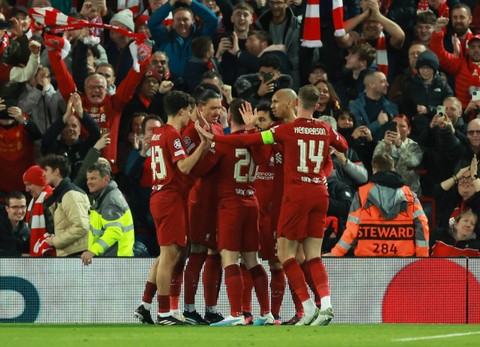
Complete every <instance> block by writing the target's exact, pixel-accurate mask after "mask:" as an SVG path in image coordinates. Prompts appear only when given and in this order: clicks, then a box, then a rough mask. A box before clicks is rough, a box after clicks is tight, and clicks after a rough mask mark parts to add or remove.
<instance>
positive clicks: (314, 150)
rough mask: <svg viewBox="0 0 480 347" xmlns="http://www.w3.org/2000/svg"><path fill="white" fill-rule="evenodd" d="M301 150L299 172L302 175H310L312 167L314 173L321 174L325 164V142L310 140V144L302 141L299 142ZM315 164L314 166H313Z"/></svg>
mask: <svg viewBox="0 0 480 347" xmlns="http://www.w3.org/2000/svg"><path fill="white" fill-rule="evenodd" d="M297 144H298V147H299V149H300V155H299V158H300V165H298V166H297V171H298V172H301V173H310V167H312V166H314V167H313V173H316V174H318V173H320V169H321V168H322V162H323V147H324V145H325V143H324V142H323V141H315V140H309V141H308V142H307V141H305V140H302V139H299V140H298V141H297ZM312 164H313V165H312Z"/></svg>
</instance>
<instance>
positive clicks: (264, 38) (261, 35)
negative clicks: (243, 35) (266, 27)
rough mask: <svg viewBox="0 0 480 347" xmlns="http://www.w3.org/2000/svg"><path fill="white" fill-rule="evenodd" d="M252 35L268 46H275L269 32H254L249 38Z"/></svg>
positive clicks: (249, 33) (250, 34) (250, 33)
mask: <svg viewBox="0 0 480 347" xmlns="http://www.w3.org/2000/svg"><path fill="white" fill-rule="evenodd" d="M252 35H255V36H256V37H257V39H258V40H259V41H261V42H266V43H267V45H268V46H270V45H272V44H273V41H272V37H271V36H270V34H269V32H268V31H263V30H252V31H249V32H248V34H247V36H248V37H250V36H252Z"/></svg>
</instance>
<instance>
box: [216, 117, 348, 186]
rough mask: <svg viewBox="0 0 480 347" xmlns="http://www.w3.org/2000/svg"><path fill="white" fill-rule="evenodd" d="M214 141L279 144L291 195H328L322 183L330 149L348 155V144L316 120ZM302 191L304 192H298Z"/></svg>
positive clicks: (243, 143) (244, 143) (285, 184)
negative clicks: (319, 191) (332, 148)
mask: <svg viewBox="0 0 480 347" xmlns="http://www.w3.org/2000/svg"><path fill="white" fill-rule="evenodd" d="M213 140H214V141H217V142H224V143H228V144H236V145H238V146H253V145H257V144H262V143H264V144H271V143H273V142H274V141H275V142H280V143H282V144H283V147H284V157H283V160H284V163H283V165H284V189H285V193H287V194H288V193H290V194H308V193H314V194H318V190H317V189H315V187H318V189H320V190H322V192H323V193H324V194H323V195H328V192H327V188H326V186H325V185H324V184H323V179H324V178H326V173H325V166H326V165H327V166H328V163H329V161H328V156H329V147H330V146H332V147H334V148H335V149H337V150H338V151H341V152H345V151H346V150H347V149H348V145H347V141H346V140H345V139H344V138H343V137H342V136H341V135H340V134H338V133H337V132H336V131H335V130H333V129H332V127H331V126H330V125H328V124H326V123H324V122H319V121H317V120H315V119H307V118H297V119H296V120H295V121H294V122H292V123H286V124H281V125H279V126H276V127H274V128H272V129H270V130H267V131H263V132H261V133H259V134H258V133H257V134H252V135H243V136H238V137H235V138H233V137H232V138H229V137H228V136H214V138H213ZM299 188H300V189H302V188H307V189H303V190H301V191H300V192H299Z"/></svg>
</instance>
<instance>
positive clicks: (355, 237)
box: [331, 154, 429, 257]
mask: <svg viewBox="0 0 480 347" xmlns="http://www.w3.org/2000/svg"><path fill="white" fill-rule="evenodd" d="M372 167H373V176H372V177H371V179H370V183H369V184H367V185H364V186H362V187H360V188H359V191H358V192H357V193H356V194H355V197H354V198H353V202H352V205H351V207H350V213H349V216H348V220H347V228H346V229H345V231H344V233H343V236H342V238H341V239H340V241H339V242H338V243H337V244H336V245H335V247H334V248H333V249H332V252H331V255H334V256H342V255H344V254H345V253H347V252H348V251H349V250H350V249H351V248H352V247H354V248H355V249H354V254H355V256H378V257H379V256H382V257H385V256H395V257H411V256H417V257H428V240H429V227H428V220H427V217H426V215H425V213H424V211H423V209H422V205H421V204H420V202H419V201H418V199H417V197H416V195H415V194H414V193H413V192H412V191H411V190H410V188H409V187H408V186H406V185H404V183H403V181H402V179H401V177H400V175H399V174H398V173H396V172H395V171H394V161H393V159H392V158H391V157H390V156H389V155H386V154H382V155H376V156H374V157H373V159H372ZM379 227H382V229H383V230H385V234H384V235H380V233H379V231H378V229H379ZM399 235H403V236H399ZM355 241H356V245H355Z"/></svg>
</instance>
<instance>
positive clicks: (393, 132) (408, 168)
mask: <svg viewBox="0 0 480 347" xmlns="http://www.w3.org/2000/svg"><path fill="white" fill-rule="evenodd" d="M385 127H386V129H387V130H386V131H385V135H384V137H383V140H382V141H380V142H379V143H378V144H377V147H375V150H374V152H373V156H376V155H383V154H388V155H389V156H391V157H392V158H393V161H394V167H395V171H396V172H398V173H399V174H400V176H402V179H403V181H404V182H405V184H406V185H407V186H409V187H410V189H411V190H412V191H413V192H414V193H415V194H417V196H421V195H422V190H421V188H420V174H419V170H418V167H419V165H420V163H421V161H422V157H423V150H422V149H421V148H420V146H419V145H418V143H416V142H415V141H413V140H412V139H411V138H409V137H408V136H409V135H410V131H411V125H410V120H409V119H408V117H407V116H405V115H404V114H397V115H396V116H394V117H393V118H392V120H391V121H389V122H387V123H386V126H385Z"/></svg>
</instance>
